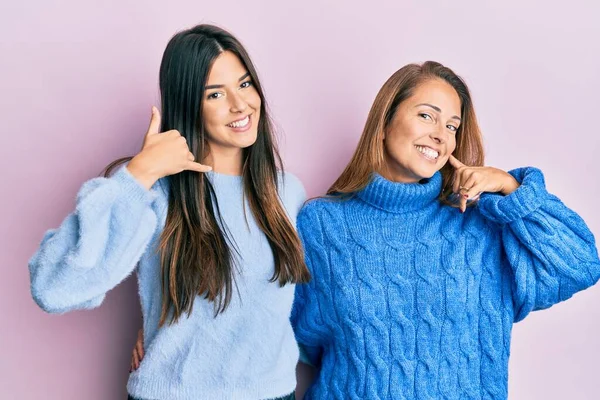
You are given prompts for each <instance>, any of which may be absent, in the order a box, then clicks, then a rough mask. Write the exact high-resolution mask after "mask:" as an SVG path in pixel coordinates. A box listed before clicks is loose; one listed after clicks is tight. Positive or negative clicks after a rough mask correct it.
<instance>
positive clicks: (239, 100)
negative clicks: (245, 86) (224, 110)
mask: <svg viewBox="0 0 600 400" xmlns="http://www.w3.org/2000/svg"><path fill="white" fill-rule="evenodd" d="M229 98H230V99H231V100H230V101H231V105H230V111H231V112H232V113H236V114H239V113H243V112H244V111H246V109H247V108H248V103H246V101H245V100H244V98H243V97H242V96H240V94H239V93H233V94H232V95H231V96H230V97H229Z"/></svg>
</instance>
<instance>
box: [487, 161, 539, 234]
mask: <svg viewBox="0 0 600 400" xmlns="http://www.w3.org/2000/svg"><path fill="white" fill-rule="evenodd" d="M509 174H511V175H512V176H513V177H514V178H515V179H516V180H517V182H519V183H520V184H521V186H519V188H518V189H517V190H515V191H514V192H512V193H511V194H509V195H507V196H504V195H502V194H498V193H484V194H483V195H481V199H480V200H479V205H478V207H479V209H480V210H481V213H482V214H483V216H484V217H486V218H487V219H489V220H492V221H495V222H498V223H501V224H508V223H510V222H513V221H515V220H518V219H521V218H524V217H526V216H527V215H529V214H531V213H532V212H534V211H536V210H537V209H538V208H539V207H540V206H542V205H543V204H544V203H545V202H546V200H547V199H548V196H549V194H548V192H547V190H546V184H545V181H544V174H543V173H542V171H540V170H539V169H537V168H533V167H525V168H518V169H514V170H512V171H509Z"/></svg>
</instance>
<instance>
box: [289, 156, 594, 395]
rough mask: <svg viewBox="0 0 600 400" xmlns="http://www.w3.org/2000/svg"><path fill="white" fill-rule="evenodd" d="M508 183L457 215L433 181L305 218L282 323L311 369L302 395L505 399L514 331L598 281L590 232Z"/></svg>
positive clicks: (524, 177)
mask: <svg viewBox="0 0 600 400" xmlns="http://www.w3.org/2000/svg"><path fill="white" fill-rule="evenodd" d="M511 174H512V175H513V176H514V177H515V178H516V179H517V180H518V181H519V182H520V183H521V186H520V187H519V189H517V190H516V191H515V192H514V193H512V194H510V195H508V196H502V195H498V194H484V195H483V196H482V198H481V199H480V201H479V204H478V205H477V206H475V207H471V208H469V209H468V210H467V211H466V213H465V214H461V213H460V211H459V210H458V209H455V208H451V207H448V206H444V205H442V204H441V203H440V202H439V201H438V200H437V197H438V195H439V193H440V189H441V182H442V179H441V175H440V173H439V172H438V173H436V174H435V175H434V176H433V177H432V178H431V179H429V180H428V181H427V182H426V183H421V184H420V183H415V184H402V183H393V182H390V181H388V180H386V179H384V178H382V177H381V176H379V175H374V177H373V179H372V180H371V182H370V183H369V185H368V186H367V187H366V188H365V189H363V190H362V191H360V192H358V193H357V194H356V195H355V196H354V197H352V198H351V199H350V200H345V201H340V200H331V199H326V198H323V199H318V200H314V201H311V202H310V203H308V204H307V205H306V206H305V207H304V208H303V210H302V211H301V212H300V215H299V216H298V230H299V232H300V236H301V238H302V240H303V243H304V246H305V250H306V258H307V263H308V266H309V269H310V271H311V273H312V276H313V279H312V281H311V282H310V283H308V284H303V285H298V286H297V287H296V299H295V303H294V309H293V312H292V323H293V325H294V328H295V333H296V338H297V340H298V341H299V343H300V344H301V345H303V347H304V348H305V350H306V352H307V355H308V357H309V359H310V360H311V361H312V363H314V364H315V365H317V366H319V368H320V371H319V374H318V377H317V380H316V381H315V383H314V384H313V385H312V386H311V387H310V388H309V390H308V392H307V395H306V398H308V399H327V400H330V399H344V400H346V399H356V400H365V399H395V400H398V399H463V398H464V399H481V398H485V399H506V398H507V396H508V394H507V385H508V358H509V353H510V338H511V328H512V326H513V323H514V322H516V321H519V320H522V319H523V318H525V316H527V314H528V313H529V312H531V311H533V310H538V309H544V308H548V307H550V306H552V305H553V304H555V303H557V302H559V301H562V300H566V299H568V298H569V297H571V296H572V295H573V294H574V293H575V292H577V291H579V290H582V289H585V288H587V287H589V286H591V285H593V284H594V283H595V282H596V281H597V280H598V278H599V277H600V262H599V260H598V252H597V249H596V245H595V241H594V237H593V235H592V233H591V232H590V231H589V230H588V228H587V226H586V224H585V223H584V222H583V220H582V219H581V218H580V217H579V216H578V215H577V214H576V213H575V212H573V211H571V210H570V209H568V208H567V207H565V206H564V205H563V204H562V203H561V201H560V200H559V199H558V198H556V197H555V196H553V195H551V194H549V193H548V192H547V191H546V188H545V185H544V178H543V175H542V173H541V171H539V170H538V169H535V168H523V169H517V170H514V171H511Z"/></svg>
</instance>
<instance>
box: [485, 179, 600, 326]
mask: <svg viewBox="0 0 600 400" xmlns="http://www.w3.org/2000/svg"><path fill="white" fill-rule="evenodd" d="M510 174H511V175H512V176H513V177H514V178H515V179H516V180H517V181H518V182H519V183H520V186H519V188H518V189H516V190H515V191H514V192H512V193H511V194H509V195H508V196H502V195H500V194H491V193H485V194H483V195H482V197H481V200H480V201H479V205H478V207H479V210H480V212H481V214H482V215H483V216H484V217H485V218H487V219H488V220H490V221H493V222H494V223H495V224H496V225H497V226H499V227H500V229H501V235H502V243H503V247H504V251H505V254H506V257H507V260H508V264H509V265H510V268H511V270H512V273H513V276H514V288H513V303H514V305H515V321H520V320H522V319H523V318H525V316H527V314H529V312H531V311H534V310H540V309H545V308H548V307H550V306H552V305H553V304H556V303H558V302H560V301H563V300H566V299H568V298H570V297H571V296H572V295H573V294H575V293H576V292H578V291H580V290H583V289H586V288H588V287H590V286H592V285H593V284H595V283H596V282H597V281H598V279H599V278H600V261H599V259H598V250H597V248H596V244H595V240H594V236H593V234H592V233H591V232H590V230H589V229H588V227H587V226H586V224H585V222H584V221H583V220H582V219H581V217H580V216H579V215H577V214H576V213H575V212H574V211H572V210H571V209H569V208H567V207H566V206H565V205H564V204H563V203H562V202H561V201H560V200H559V199H558V198H557V197H556V196H554V195H552V194H549V193H548V192H547V191H546V187H545V183H544V176H543V174H542V172H541V171H540V170H538V169H536V168H521V169H517V170H514V171H510Z"/></svg>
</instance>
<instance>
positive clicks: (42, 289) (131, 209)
mask: <svg viewBox="0 0 600 400" xmlns="http://www.w3.org/2000/svg"><path fill="white" fill-rule="evenodd" d="M155 196H156V193H154V192H152V191H149V190H147V189H145V188H144V187H142V186H141V184H140V183H138V182H137V181H136V179H135V178H134V177H133V176H132V175H131V174H130V173H129V172H128V170H127V168H122V169H120V170H119V171H118V172H117V173H116V174H115V175H114V176H113V177H111V178H96V179H92V180H90V181H89V182H87V183H86V184H84V185H83V187H82V188H81V190H80V192H79V194H78V196H77V205H76V208H75V211H74V212H72V213H71V214H70V215H68V216H67V217H66V219H65V220H64V221H63V222H62V224H61V226H60V227H59V228H58V229H55V230H51V231H48V232H47V233H46V234H45V236H44V238H43V240H42V242H41V244H40V247H39V249H38V250H37V252H36V253H35V255H34V256H33V257H32V258H31V260H30V262H29V272H30V280H31V293H32V295H33V299H34V300H35V302H36V303H37V304H38V305H39V306H40V307H41V308H42V309H44V310H45V311H47V312H52V313H62V312H66V311H70V310H74V309H88V308H94V307H97V306H99V305H100V303H101V302H102V300H103V299H104V295H105V294H106V292H108V291H109V290H110V289H112V288H114V287H115V286H116V285H117V284H118V283H119V282H121V281H122V280H123V279H125V278H126V277H127V276H128V275H129V274H131V272H132V271H133V270H134V268H135V266H136V264H137V262H138V261H139V260H140V258H141V256H142V254H143V253H144V251H145V250H146V247H147V246H148V243H149V241H150V239H151V238H152V235H153V234H154V232H155V230H156V226H157V217H156V215H155V214H154V211H153V210H152V208H151V204H152V202H153V200H154V198H155Z"/></svg>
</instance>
